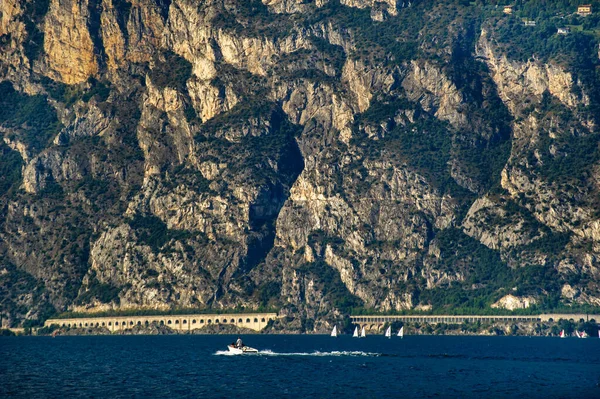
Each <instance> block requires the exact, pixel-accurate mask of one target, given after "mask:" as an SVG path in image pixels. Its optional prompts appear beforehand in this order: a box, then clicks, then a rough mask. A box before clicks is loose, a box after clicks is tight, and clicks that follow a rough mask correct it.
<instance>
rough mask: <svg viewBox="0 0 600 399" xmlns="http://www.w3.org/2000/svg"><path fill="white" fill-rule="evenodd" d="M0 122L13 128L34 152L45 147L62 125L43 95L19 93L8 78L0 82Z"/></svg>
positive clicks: (6, 126)
mask: <svg viewBox="0 0 600 399" xmlns="http://www.w3.org/2000/svg"><path fill="white" fill-rule="evenodd" d="M0 125H2V126H3V127H5V128H9V129H14V130H15V131H16V133H14V134H15V135H16V136H17V137H18V139H19V140H21V141H23V142H24V143H25V144H26V145H27V146H28V147H30V148H31V149H32V150H33V151H34V152H38V151H41V150H42V149H44V148H45V147H46V146H47V145H48V144H49V142H50V140H51V139H52V138H53V137H54V136H55V135H56V134H57V133H58V132H59V131H60V129H61V128H62V124H61V123H60V122H59V120H58V118H57V117H56V111H54V109H53V108H52V107H51V106H50V104H49V103H48V101H47V99H46V97H45V96H40V95H36V96H28V95H25V94H21V93H19V92H17V91H15V90H14V89H13V87H12V85H11V84H10V83H8V82H2V83H0Z"/></svg>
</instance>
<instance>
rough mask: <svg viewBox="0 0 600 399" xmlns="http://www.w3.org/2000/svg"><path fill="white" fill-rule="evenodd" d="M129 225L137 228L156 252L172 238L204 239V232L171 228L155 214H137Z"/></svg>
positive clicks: (142, 238) (140, 236) (143, 239)
mask: <svg viewBox="0 0 600 399" xmlns="http://www.w3.org/2000/svg"><path fill="white" fill-rule="evenodd" d="M129 226H131V228H132V229H134V230H136V232H137V234H138V238H139V240H140V241H141V242H143V243H144V244H146V245H148V246H150V247H151V248H152V250H153V251H154V252H159V251H160V250H161V249H162V248H163V247H164V246H165V245H166V244H168V243H169V242H170V241H171V240H176V241H177V240H186V239H188V238H191V237H195V239H196V240H198V239H200V241H203V235H202V234H200V233H192V232H189V231H184V230H172V229H169V228H168V227H167V225H166V224H165V223H164V222H163V221H162V220H160V218H158V217H156V216H154V215H150V216H142V215H139V214H136V215H135V216H134V217H133V218H132V219H130V220H129Z"/></svg>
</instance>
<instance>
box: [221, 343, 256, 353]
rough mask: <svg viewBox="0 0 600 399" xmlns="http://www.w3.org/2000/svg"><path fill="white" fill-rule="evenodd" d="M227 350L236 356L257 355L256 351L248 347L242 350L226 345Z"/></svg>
mask: <svg viewBox="0 0 600 399" xmlns="http://www.w3.org/2000/svg"><path fill="white" fill-rule="evenodd" d="M227 350H229V352H230V353H235V354H236V355H244V354H251V353H258V349H254V348H251V347H249V346H244V347H243V348H236V347H235V346H233V345H228V346H227Z"/></svg>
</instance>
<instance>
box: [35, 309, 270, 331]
mask: <svg viewBox="0 0 600 399" xmlns="http://www.w3.org/2000/svg"><path fill="white" fill-rule="evenodd" d="M275 319H277V313H237V314H233V313H232V314H190V315H164V316H113V317H78V318H72V319H48V320H46V322H45V323H44V326H51V325H53V324H54V325H57V326H59V327H70V328H96V327H100V328H107V329H108V330H110V331H111V332H115V331H121V330H125V329H129V328H133V327H135V326H149V325H151V324H156V325H161V326H163V325H164V326H167V327H169V328H171V329H173V330H177V331H190V330H195V329H198V328H202V327H205V326H209V325H213V324H217V325H234V326H237V327H244V328H249V329H251V330H254V331H260V330H262V329H263V328H265V327H266V326H267V323H268V322H269V321H270V320H275Z"/></svg>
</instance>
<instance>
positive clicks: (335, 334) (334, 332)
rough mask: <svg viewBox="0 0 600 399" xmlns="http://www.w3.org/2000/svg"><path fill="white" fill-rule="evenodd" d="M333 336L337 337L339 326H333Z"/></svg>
mask: <svg viewBox="0 0 600 399" xmlns="http://www.w3.org/2000/svg"><path fill="white" fill-rule="evenodd" d="M331 336H332V337H337V326H333V330H331Z"/></svg>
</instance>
